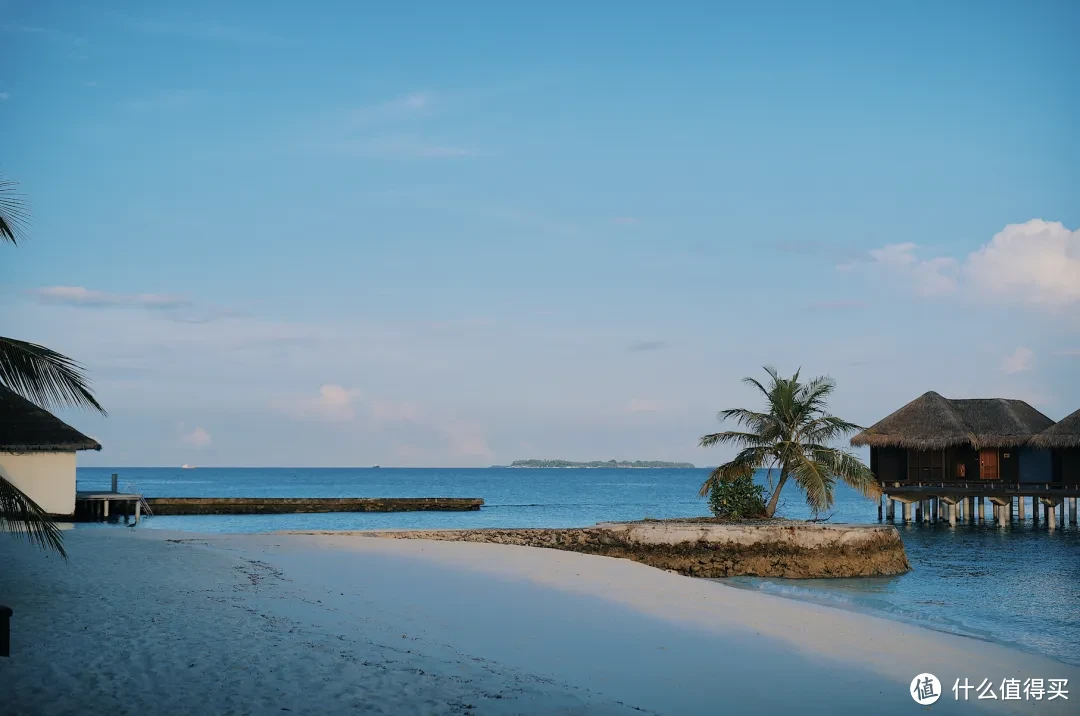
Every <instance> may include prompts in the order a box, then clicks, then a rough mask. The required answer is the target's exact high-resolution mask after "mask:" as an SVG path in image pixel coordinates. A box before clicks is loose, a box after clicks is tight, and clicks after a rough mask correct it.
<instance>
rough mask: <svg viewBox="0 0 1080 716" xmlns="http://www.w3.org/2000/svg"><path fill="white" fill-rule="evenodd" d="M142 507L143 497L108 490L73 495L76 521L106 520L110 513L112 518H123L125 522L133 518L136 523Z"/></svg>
mask: <svg viewBox="0 0 1080 716" xmlns="http://www.w3.org/2000/svg"><path fill="white" fill-rule="evenodd" d="M142 506H143V496H142V495H136V494H133V493H126V492H109V491H108V490H94V491H87V492H76V493H75V519H76V520H87V521H91V522H92V521H96V520H108V519H109V516H110V513H111V515H112V516H113V517H120V516H123V517H124V518H125V520H126V519H127V518H130V517H134V518H135V522H136V523H137V522H138V521H139V517H140V516H141V514H142Z"/></svg>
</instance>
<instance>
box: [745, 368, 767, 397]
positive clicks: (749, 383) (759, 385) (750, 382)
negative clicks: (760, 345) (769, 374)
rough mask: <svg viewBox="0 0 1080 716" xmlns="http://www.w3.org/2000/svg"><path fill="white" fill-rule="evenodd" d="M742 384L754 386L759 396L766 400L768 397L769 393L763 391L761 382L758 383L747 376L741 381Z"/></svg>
mask: <svg viewBox="0 0 1080 716" xmlns="http://www.w3.org/2000/svg"><path fill="white" fill-rule="evenodd" d="M766 370H768V369H766ZM742 382H744V383H746V384H747V385H752V386H754V387H755V388H757V389H758V390H760V391H761V394H762V395H764V396H765V397H766V398H768V397H769V391H768V390H766V389H765V386H764V385H762V384H761V382H760V381H758V379H757V378H751V377H749V376H747V377H746V378H743V379H742Z"/></svg>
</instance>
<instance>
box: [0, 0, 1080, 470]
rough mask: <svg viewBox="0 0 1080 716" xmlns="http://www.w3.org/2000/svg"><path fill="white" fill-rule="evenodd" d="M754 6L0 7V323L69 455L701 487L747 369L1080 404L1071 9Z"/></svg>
mask: <svg viewBox="0 0 1080 716" xmlns="http://www.w3.org/2000/svg"><path fill="white" fill-rule="evenodd" d="M747 5H748V4H745V3H731V4H726V3H667V4H663V5H659V4H656V3H618V4H614V3H612V4H593V5H592V6H591V7H585V6H584V5H583V4H581V3H557V2H548V3H535V4H532V7H523V6H522V4H520V3H494V2H491V3H477V2H471V3H470V2H461V3H395V4H393V5H392V6H391V5H390V4H382V6H376V5H375V4H368V3H349V2H325V3H314V4H311V3H308V4H304V3H295V2H259V3H241V2H236V3H216V2H188V3H184V4H183V5H177V4H165V3H161V4H151V3H143V2H102V3H95V4H94V6H93V7H89V6H86V5H85V4H79V3H65V2H56V3H30V2H10V1H9V2H3V3H0V17H2V18H3V19H2V21H0V127H2V128H3V132H4V136H5V140H6V141H5V142H4V146H5V149H4V153H3V156H2V158H0V171H2V172H3V173H4V175H5V176H6V177H8V178H11V179H15V180H18V181H19V182H20V183H21V190H22V191H23V192H24V193H25V194H26V196H27V197H28V199H29V201H30V203H31V208H32V212H33V221H32V226H31V229H30V231H29V238H28V239H27V240H26V241H25V242H24V243H23V244H21V245H20V246H19V247H18V248H11V247H8V248H3V249H2V250H3V253H4V257H5V258H4V261H3V263H2V264H0V279H2V291H3V293H2V297H3V301H4V305H5V306H7V307H8V309H7V310H6V311H4V312H3V313H2V314H0V330H2V331H3V334H4V335H12V336H16V337H20V338H24V339H28V340H34V341H38V342H41V343H44V344H46V345H49V346H50V347H53V348H55V349H57V350H61V351H63V352H65V353H67V354H69V355H72V356H73V357H76V358H77V359H79V360H81V361H82V362H83V363H85V364H86V366H87V367H88V368H89V369H90V371H91V373H92V376H93V379H94V384H95V387H96V389H97V391H98V393H99V397H100V399H101V401H102V402H103V403H104V404H105V406H106V408H107V409H108V410H109V412H110V417H109V418H108V419H100V418H98V417H96V416H93V415H90V414H87V413H80V412H71V413H64V415H63V417H64V418H65V419H67V420H69V421H70V422H72V423H73V424H74V425H76V426H77V427H79V428H80V429H82V430H84V432H87V433H88V434H91V435H94V436H95V437H97V438H98V439H99V440H100V441H101V442H102V443H103V444H104V445H105V449H104V450H103V451H102V452H101V453H98V454H83V456H82V457H81V458H80V459H81V461H82V464H98V465H173V464H179V463H190V464H202V465H276V464H280V465H369V464H382V465H448V466H449V465H485V464H491V463H500V462H509V461H510V460H513V459H517V458H528V457H563V458H569V459H608V458H611V457H619V458H627V459H679V460H691V461H693V462H695V463H698V464H716V463H717V462H719V461H720V460H722V459H724V458H725V457H727V454H726V453H725V452H724V451H720V450H717V451H712V452H707V451H703V450H701V449H699V448H697V447H696V441H697V438H698V437H699V436H700V435H701V434H702V433H705V432H710V431H712V430H713V429H714V428H715V427H716V423H715V420H714V417H713V416H714V414H715V412H716V411H717V410H719V409H721V408H727V407H734V406H742V405H752V404H753V402H754V399H755V398H754V395H753V394H752V393H751V392H750V391H748V390H747V389H746V388H745V387H744V386H742V385H741V384H740V382H739V378H741V377H742V376H744V375H751V374H753V375H760V373H761V371H760V366H761V365H763V364H773V365H776V366H778V367H779V368H780V369H781V370H782V371H783V372H791V371H793V370H794V369H796V368H797V367H799V366H802V367H803V370H804V373H806V374H813V375H817V374H821V373H828V374H831V375H832V376H833V377H834V378H836V380H837V382H838V389H837V392H836V395H835V399H834V401H833V407H834V410H835V411H836V412H837V413H839V414H841V415H843V416H844V417H846V418H849V419H851V420H855V421H857V422H861V423H863V424H869V423H871V422H873V421H875V420H877V419H879V418H880V417H883V416H884V415H885V414H887V413H888V412H891V411H892V410H893V409H895V408H897V407H899V406H900V405H901V404H903V403H904V402H906V401H908V400H910V399H912V398H914V397H916V396H918V395H919V394H921V393H922V392H924V391H926V390H930V389H934V390H937V391H939V392H941V393H943V394H945V395H947V396H950V397H970V396H1007V397H1018V398H1022V399H1027V400H1029V401H1031V402H1033V403H1034V404H1035V405H1036V406H1037V407H1039V408H1040V409H1041V410H1043V411H1044V412H1045V413H1047V414H1048V415H1050V416H1051V417H1052V418H1055V419H1057V418H1060V417H1062V416H1063V415H1065V414H1067V413H1069V412H1071V411H1072V410H1075V409H1076V408H1077V407H1080V380H1077V376H1078V375H1080V233H1078V230H1080V135H1078V133H1077V132H1076V131H1075V122H1076V117H1077V116H1080V112H1078V110H1080V84H1078V83H1077V82H1076V77H1077V76H1078V71H1080V45H1078V44H1077V43H1076V41H1075V38H1076V36H1077V31H1078V30H1080V6H1078V5H1077V4H1076V3H1071V2H1025V3H1022V2H977V3H976V2H972V3H963V2H951V3H924V2H904V3H854V2H853V3H846V2H828V3H758V4H755V6H754V7H748V6H747Z"/></svg>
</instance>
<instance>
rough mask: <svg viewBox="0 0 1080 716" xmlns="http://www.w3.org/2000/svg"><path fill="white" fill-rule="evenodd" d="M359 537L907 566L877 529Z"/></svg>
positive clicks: (744, 569)
mask: <svg viewBox="0 0 1080 716" xmlns="http://www.w3.org/2000/svg"><path fill="white" fill-rule="evenodd" d="M361 534H364V535H366V536H371V537H383V538H393V539H430V540H450V541H457V542H489V543H495V544H510V545H521V546H525V547H545V548H548V549H563V550H568V551H571V552H583V553H585V554H598V555H603V556H606V557H620V558H623V559H632V560H634V561H635V562H641V563H643V564H647V565H649V566H651V567H657V568H659V569H667V570H671V571H674V572H678V573H680V574H685V575H687V576H692V577H736V576H754V577H788V578H795V579H800V578H803V579H806V578H818V577H871V576H883V575H892V574H902V573H904V572H906V571H908V570H910V569H911V565H910V564H909V563H908V560H907V555H906V554H905V553H904V544H903V542H902V541H901V539H900V534H899V533H898V532H897V531H896V529H895V528H893V527H890V526H877V525H823V524H808V523H794V524H763V525H762V524H718V523H712V524H709V523H701V522H687V523H678V522H658V523H649V522H634V523H601V524H598V525H596V526H595V527H582V528H573V529H543V528H541V529H476V530H407V531H392V532H364V533H361Z"/></svg>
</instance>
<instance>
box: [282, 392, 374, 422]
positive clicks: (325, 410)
mask: <svg viewBox="0 0 1080 716" xmlns="http://www.w3.org/2000/svg"><path fill="white" fill-rule="evenodd" d="M363 397H364V394H363V393H362V392H360V391H359V390H350V389H348V388H343V387H342V386H340V385H336V384H327V385H324V386H322V387H321V388H319V394H318V396H316V397H314V398H301V399H298V400H293V401H287V402H284V403H279V404H278V405H277V406H276V407H277V408H278V409H280V410H281V411H282V412H284V413H285V414H287V415H289V416H290V417H293V418H295V419H297V420H325V421H328V422H349V421H352V420H355V419H356V408H357V403H359V402H360V400H362V399H363Z"/></svg>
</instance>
